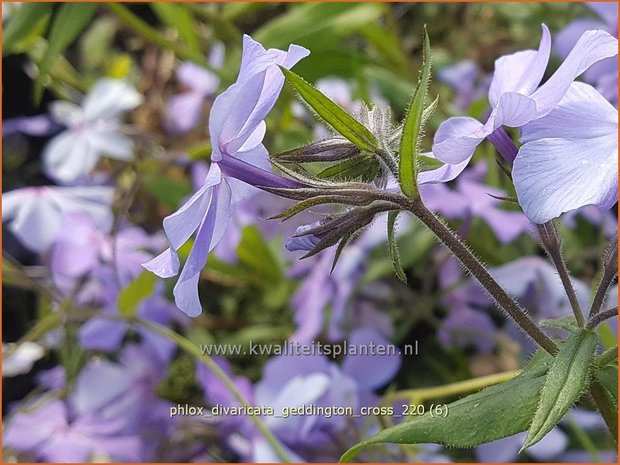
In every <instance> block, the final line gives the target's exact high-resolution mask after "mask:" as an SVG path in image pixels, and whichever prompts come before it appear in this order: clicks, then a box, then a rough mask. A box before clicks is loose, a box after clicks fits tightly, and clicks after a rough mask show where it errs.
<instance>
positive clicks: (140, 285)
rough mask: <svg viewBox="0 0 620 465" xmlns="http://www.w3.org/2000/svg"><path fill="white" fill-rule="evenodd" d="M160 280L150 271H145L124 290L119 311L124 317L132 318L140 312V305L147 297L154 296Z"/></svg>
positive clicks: (120, 298) (119, 302)
mask: <svg viewBox="0 0 620 465" xmlns="http://www.w3.org/2000/svg"><path fill="white" fill-rule="evenodd" d="M157 281H158V278H157V276H155V275H154V274H153V273H151V272H150V271H146V270H145V271H143V272H142V273H141V274H140V275H138V277H137V278H136V279H134V280H133V281H132V282H131V283H129V285H128V286H127V287H126V288H125V289H123V292H121V294H120V295H119V296H118V310H119V312H120V313H121V315H123V316H124V317H132V316H134V315H135V314H136V311H137V310H138V305H140V302H142V301H143V300H144V299H146V298H147V297H150V296H151V295H153V292H155V286H156V285H157Z"/></svg>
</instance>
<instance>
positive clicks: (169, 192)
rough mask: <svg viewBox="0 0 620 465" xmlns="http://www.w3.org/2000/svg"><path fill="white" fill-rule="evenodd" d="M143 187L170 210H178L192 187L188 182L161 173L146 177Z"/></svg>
mask: <svg viewBox="0 0 620 465" xmlns="http://www.w3.org/2000/svg"><path fill="white" fill-rule="evenodd" d="M144 187H145V188H146V189H147V190H148V191H149V192H150V193H151V194H153V196H154V197H155V198H156V199H157V200H159V201H160V202H161V203H162V204H164V205H165V206H166V207H167V208H170V209H171V210H175V209H177V208H179V205H181V203H182V202H183V200H184V199H185V198H186V197H187V196H188V195H190V194H191V193H192V186H191V184H190V183H189V182H187V181H185V180H180V179H176V178H172V177H170V176H167V175H165V174H161V173H157V174H148V175H146V176H145V177H144Z"/></svg>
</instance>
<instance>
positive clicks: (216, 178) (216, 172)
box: [144, 35, 309, 316]
mask: <svg viewBox="0 0 620 465" xmlns="http://www.w3.org/2000/svg"><path fill="white" fill-rule="evenodd" d="M243 44H244V48H243V56H242V59H241V69H240V71H239V77H238V78H237V82H236V83H235V84H233V85H232V86H231V87H229V88H228V89H227V90H226V91H225V92H224V93H222V94H221V95H220V96H218V97H217V98H216V99H215V102H214V103H213V107H212V109H211V116H210V119H209V132H210V134H211V143H212V147H213V153H212V154H211V161H212V163H211V167H210V169H209V172H208V174H207V176H206V179H205V182H204V185H203V187H201V188H200V189H199V190H198V191H197V192H196V193H195V194H194V195H193V196H192V197H191V198H190V199H189V200H188V201H187V202H186V203H185V205H183V206H182V207H181V208H180V209H179V210H178V211H177V212H175V213H173V214H172V215H170V216H168V217H166V218H165V219H164V230H165V232H166V236H167V238H168V242H169V243H170V248H169V249H167V250H166V251H164V252H163V253H162V254H161V255H160V256H158V257H156V258H155V259H153V260H151V261H150V262H147V263H145V264H144V266H145V268H147V269H148V270H150V271H152V272H154V273H155V274H157V275H158V276H160V277H164V278H165V277H171V276H174V275H176V274H177V273H178V272H179V269H180V262H179V257H178V255H177V251H178V249H179V248H180V247H181V246H182V245H183V244H184V243H185V242H186V241H187V240H188V239H189V238H190V237H191V236H192V235H193V234H194V233H196V237H195V240H194V245H193V247H192V250H191V252H190V254H189V257H188V259H187V262H186V263H185V266H184V267H183V269H182V271H181V274H180V276H179V279H178V281H177V284H176V285H175V287H174V296H175V302H176V304H177V306H178V307H179V308H180V309H181V310H182V311H184V312H185V313H186V314H188V315H190V316H197V315H199V314H200V313H201V311H202V306H201V304H200V299H199V296H198V281H199V277H200V271H201V270H202V268H203V267H204V265H205V263H206V260H207V257H208V254H209V252H210V251H211V250H213V248H214V247H215V246H216V245H217V243H218V242H219V241H220V239H221V238H222V236H223V234H224V232H225V230H226V226H227V224H228V222H229V220H230V217H231V216H232V214H233V213H234V209H235V204H236V203H237V202H238V201H239V200H240V199H242V198H243V197H244V196H246V195H247V194H248V191H249V190H250V189H253V188H252V187H251V186H250V185H247V184H244V183H249V184H251V185H255V186H271V187H297V186H299V184H298V183H296V182H292V181H289V180H286V179H284V178H281V177H279V176H276V175H274V174H272V173H271V172H270V166H269V160H268V156H267V151H266V149H265V147H264V146H263V145H262V139H263V136H264V134H265V122H264V119H265V117H266V116H267V114H268V113H269V111H271V109H272V107H273V106H274V104H275V102H276V100H277V98H278V95H279V93H280V91H281V89H282V86H283V85H284V76H283V74H282V72H281V71H280V69H279V68H278V65H282V66H284V67H287V68H290V67H292V66H293V65H295V64H296V63H297V62H298V61H299V60H301V59H302V58H304V57H305V56H307V55H308V53H309V52H308V51H307V50H306V49H305V48H303V47H299V46H296V45H292V46H291V47H290V48H289V50H288V52H284V51H281V50H276V49H269V50H265V49H264V48H263V46H262V45H260V44H259V43H258V42H255V41H254V40H252V39H251V38H250V37H249V36H247V35H246V36H244V40H243Z"/></svg>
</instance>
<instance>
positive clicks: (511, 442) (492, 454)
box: [476, 427, 568, 463]
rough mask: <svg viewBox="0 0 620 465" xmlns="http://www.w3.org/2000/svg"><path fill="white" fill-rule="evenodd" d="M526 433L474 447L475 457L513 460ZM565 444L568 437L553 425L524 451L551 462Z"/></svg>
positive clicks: (537, 458)
mask: <svg viewBox="0 0 620 465" xmlns="http://www.w3.org/2000/svg"><path fill="white" fill-rule="evenodd" d="M526 435H527V433H519V434H515V435H514V436H509V437H507V438H504V439H500V440H498V441H493V442H490V443H488V444H483V445H481V446H478V447H476V457H477V458H478V460H479V461H480V462H499V463H502V462H514V461H515V460H516V459H517V457H518V455H519V449H521V446H522V445H523V442H524V441H525V437H526ZM567 446H568V437H567V436H566V434H564V432H563V431H562V430H561V429H560V428H558V427H555V428H553V429H552V430H551V431H549V433H547V435H546V436H545V437H544V438H542V439H541V440H540V442H538V443H537V444H535V445H533V446H532V447H529V448H528V449H527V451H526V453H527V455H529V456H530V457H532V458H534V459H536V460H538V461H541V462H551V461H554V460H553V459H554V458H556V457H558V455H560V454H561V453H562V452H564V451H565V450H566V447H567Z"/></svg>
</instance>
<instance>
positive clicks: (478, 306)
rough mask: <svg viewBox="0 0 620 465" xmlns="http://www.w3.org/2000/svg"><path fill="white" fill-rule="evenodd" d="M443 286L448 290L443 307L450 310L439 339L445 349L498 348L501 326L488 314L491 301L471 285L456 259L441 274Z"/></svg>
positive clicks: (484, 351)
mask: <svg viewBox="0 0 620 465" xmlns="http://www.w3.org/2000/svg"><path fill="white" fill-rule="evenodd" d="M438 278H439V279H438V280H439V287H440V289H442V290H446V291H448V292H447V294H446V295H445V296H444V297H442V299H441V304H442V305H444V306H445V307H447V308H448V314H447V316H446V317H445V318H444V319H443V320H442V322H441V327H440V328H439V332H438V338H439V342H441V343H442V344H443V345H444V346H448V347H449V346H458V347H462V348H463V347H467V346H475V347H476V348H477V349H478V351H480V352H482V353H488V352H491V351H492V350H493V349H495V345H496V340H495V339H494V335H495V334H496V333H497V327H496V325H495V323H493V319H492V318H491V317H490V316H489V315H488V314H487V313H486V312H485V311H484V309H485V308H486V307H487V306H488V304H489V299H488V297H487V296H486V295H485V293H484V291H483V290H482V289H481V288H480V287H477V286H471V285H468V282H467V281H466V280H465V277H464V275H463V271H462V269H461V266H460V265H459V263H458V262H457V260H456V259H455V258H453V257H450V258H448V259H446V261H445V263H443V264H442V265H441V267H440V268H439V273H438Z"/></svg>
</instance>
